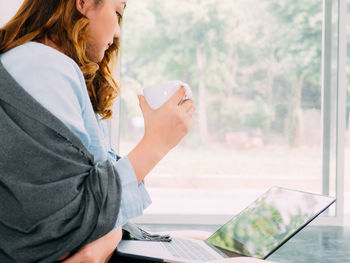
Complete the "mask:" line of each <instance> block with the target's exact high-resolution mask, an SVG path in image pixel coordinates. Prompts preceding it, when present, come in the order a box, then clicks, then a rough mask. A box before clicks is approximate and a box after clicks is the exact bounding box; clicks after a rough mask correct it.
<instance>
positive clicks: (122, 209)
mask: <svg viewBox="0 0 350 263" xmlns="http://www.w3.org/2000/svg"><path fill="white" fill-rule="evenodd" d="M125 5H126V3H125V1H123V0H24V2H23V4H22V6H21V7H20V9H19V11H18V12H17V14H16V15H15V16H14V17H13V18H12V19H11V20H10V21H9V22H8V23H7V24H6V25H5V26H4V27H3V28H1V29H0V62H1V63H0V65H1V68H0V72H1V74H2V80H4V81H2V86H1V89H2V95H1V96H0V109H2V111H0V112H1V113H2V115H0V122H1V123H4V124H5V123H6V129H4V130H1V128H0V144H1V145H0V146H1V147H2V149H6V151H5V150H0V158H1V159H2V160H5V159H6V160H7V161H6V162H5V161H2V162H0V194H1V195H2V196H3V197H2V198H3V199H2V202H3V204H4V207H2V208H3V209H1V208H0V210H1V212H0V236H2V237H1V240H0V261H1V262H2V263H6V262H52V261H54V260H56V259H59V260H64V262H66V263H72V262H76V263H78V262H106V261H108V259H109V258H110V256H111V254H112V253H113V251H114V249H115V248H116V246H117V244H118V242H119V241H120V239H121V226H122V225H123V224H124V223H125V222H126V221H127V220H128V219H130V218H132V217H136V216H139V215H141V214H142V211H143V209H144V208H145V207H147V206H148V205H149V204H150V198H149V196H148V194H147V191H146V190H145V188H144V185H143V180H144V178H145V176H146V175H147V174H148V173H149V171H150V170H151V169H152V168H153V167H154V166H155V165H156V164H157V163H158V162H159V161H160V160H161V159H162V158H163V157H164V156H165V155H166V154H167V153H168V152H169V151H170V150H171V149H172V148H173V147H174V146H176V145H177V144H178V143H179V142H180V140H181V139H182V138H183V137H184V136H185V135H186V134H187V133H188V131H189V129H190V128H191V126H192V123H193V119H192V115H193V113H194V111H195V107H194V104H193V101H192V100H186V101H185V102H184V103H182V104H181V105H179V102H180V101H181V99H182V98H183V96H184V95H185V90H184V89H183V88H181V89H179V90H178V91H177V93H176V94H174V95H173V97H171V99H170V100H169V101H168V102H167V103H166V104H164V105H163V106H162V107H161V108H159V109H157V110H153V109H151V108H150V107H149V106H148V104H147V103H146V101H145V99H144V98H143V96H141V95H140V96H139V103H140V108H141V110H142V113H143V117H144V122H145V133H144V136H143V138H142V140H141V141H140V143H139V144H138V145H136V147H135V148H134V149H133V150H132V151H131V152H130V153H129V154H128V155H127V156H125V157H124V158H119V157H118V156H116V154H115V153H114V152H113V150H112V149H111V148H110V146H109V143H108V134H107V129H106V124H105V120H106V119H109V118H111V117H112V110H111V107H112V104H113V102H114V100H115V98H116V97H117V96H118V95H119V92H120V89H119V87H118V85H117V83H116V82H115V81H114V79H113V76H112V74H111V69H110V64H111V62H112V61H113V60H115V59H116V57H117V54H118V52H119V36H120V31H121V29H120V27H121V22H122V16H123V12H124V8H125ZM5 82H6V85H5ZM9 87H11V89H10V88H9ZM12 87H13V88H12ZM6 89H8V92H5V90H6ZM27 94H29V95H30V97H28V96H27ZM17 96H18V98H17ZM31 98H33V99H34V102H33V101H31ZM17 100H18V101H22V102H23V103H17V102H16V101H17ZM27 101H30V103H31V104H30V105H34V106H28V107H27V106H26V103H27ZM36 102H38V103H39V104H40V106H39V105H36ZM41 106H43V108H44V109H46V110H48V112H49V113H50V114H52V115H53V116H54V117H56V118H57V119H58V120H59V121H60V122H62V123H63V124H64V126H65V127H67V128H68V129H69V132H71V133H72V134H74V136H76V137H77V138H78V139H79V140H78V141H76V140H75V137H74V136H73V135H71V134H69V132H68V131H65V132H62V133H60V131H61V130H63V131H64V129H65V128H64V127H61V126H60V124H59V123H60V122H58V124H56V123H55V121H51V119H52V117H51V116H50V114H47V113H45V111H42V110H40V107H41ZM26 107H27V108H26ZM33 108H35V110H37V111H34V110H32V109H33ZM36 112H37V113H36ZM1 116H3V117H1ZM13 116H16V118H15V117H13ZM22 116H24V117H23V118H27V119H26V120H22ZM38 116H44V117H42V119H40V118H41V117H40V118H38ZM1 118H2V119H1ZM46 120H48V121H47V123H45V122H46ZM41 122H42V123H44V126H45V127H44V126H43V127H41V125H42V123H41ZM13 123H14V127H17V128H12V124H13ZM48 123H50V125H51V126H50V125H49V124H48ZM21 125H25V126H23V127H22V126H21ZM39 126H40V129H41V130H40V132H39ZM47 126H50V127H51V128H52V127H53V128H52V129H53V130H54V133H52V131H51V130H50V131H48V129H46V127H47ZM3 127H5V125H4V126H3ZM18 127H19V129H18ZM38 134H41V136H37V135H38ZM42 134H44V135H45V136H46V134H50V136H51V135H52V136H53V138H52V141H57V142H60V143H61V140H60V138H62V137H64V140H63V141H64V142H62V146H61V144H59V145H58V144H57V148H56V144H53V143H51V144H50V143H46V141H47V140H49V139H46V138H45V136H43V135H42ZM64 134H66V135H64ZM56 135H57V136H56ZM27 137H28V138H27ZM29 137H30V138H29ZM22 140H23V143H22V144H21V143H20V142H22ZM50 140H51V139H50ZM44 142H45V143H46V144H45V151H44V150H43V147H42V145H44ZM50 142H51V141H50ZM68 143H69V144H70V145H68ZM19 144H21V146H18V145H19ZM80 144H81V145H80ZM67 145H68V146H69V147H70V146H74V149H78V151H77V152H72V148H69V147H68V146H67ZM19 147H22V148H19ZM60 147H62V148H60ZM33 149H36V150H33ZM59 149H62V150H59ZM18 151H20V152H18ZM39 152H40V154H41V155H38V153H39ZM46 153H47V154H46ZM49 153H50V154H49ZM90 153H91V156H90ZM65 154H67V155H66V156H67V157H66V158H65ZM70 154H71V155H72V156H73V157H69V156H70ZM78 154H80V155H78ZM86 156H87V157H86ZM83 157H84V158H85V157H86V158H85V159H84V158H83ZM74 158H77V161H76V162H74V164H73V163H72V160H73V159H74ZM58 160H59V161H60V163H58ZM74 160H75V159H74ZM56 162H57V164H56V165H54V163H56ZM24 164H25V166H24ZM58 164H59V165H58ZM83 164H84V165H83ZM70 165H72V169H73V168H74V169H75V168H77V171H78V172H77V173H76V174H79V176H76V174H73V172H70V171H71V170H72V169H68V168H69V167H70ZM18 167H21V169H19V168H18ZM38 167H39V168H40V169H39V168H38ZM81 167H85V168H84V169H85V170H84V171H81V169H82V168H81ZM111 167H112V168H111ZM23 170H25V171H26V173H24V174H22V172H21V171H23ZM63 171H64V172H63ZM96 171H97V172H96ZM58 174H59V175H61V174H62V175H64V176H58ZM95 175H96V176H95ZM9 178H10V179H9ZM33 178H35V180H34V179H33ZM43 178H45V180H46V181H44V179H43ZM75 178H79V181H77V180H78V179H75ZM91 178H94V179H91ZM103 178H104V179H103ZM121 189H122V191H121ZM115 192H118V193H117V194H115ZM3 200H5V201H6V202H5V201H3ZM87 204H88V205H87ZM92 204H93V205H92ZM112 208H115V209H117V210H118V211H113V209H112ZM18 215H20V216H18ZM78 215H79V216H78ZM111 220H113V221H114V223H113V225H111V223H110V221H111ZM105 221H108V222H109V223H104V222H105ZM87 226H88V227H87ZM82 229H84V230H82ZM79 231H80V232H79ZM3 233H6V234H3ZM5 236H6V238H5Z"/></svg>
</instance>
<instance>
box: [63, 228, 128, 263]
mask: <svg viewBox="0 0 350 263" xmlns="http://www.w3.org/2000/svg"><path fill="white" fill-rule="evenodd" d="M121 239H122V229H121V228H118V229H117V230H114V231H112V232H109V233H108V234H106V235H104V236H103V237H101V238H99V239H97V240H95V241H94V242H91V243H90V244H87V245H86V246H85V247H83V248H82V249H80V250H79V251H78V252H77V253H75V254H74V255H72V256H70V257H69V258H67V259H66V260H64V261H63V263H106V262H108V260H109V259H110V258H111V256H112V254H113V252H114V250H115V249H116V247H117V245H118V244H119V242H120V240H121Z"/></svg>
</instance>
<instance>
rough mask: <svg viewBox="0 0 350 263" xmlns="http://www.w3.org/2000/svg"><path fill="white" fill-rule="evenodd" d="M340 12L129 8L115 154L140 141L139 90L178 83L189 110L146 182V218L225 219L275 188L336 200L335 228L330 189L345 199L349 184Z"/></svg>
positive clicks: (328, 8)
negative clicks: (179, 135)
mask: <svg viewBox="0 0 350 263" xmlns="http://www.w3.org/2000/svg"><path fill="white" fill-rule="evenodd" d="M340 5H341V6H344V5H345V1H339V2H338V1H327V0H326V1H324V2H323V1H322V0H311V1H310V0H297V1H294V0H293V1H292V0H284V1H274V0H259V1H258V0H238V1H217V0H210V1H209V0H197V1H175V0H168V1H157V0H152V1H142V0H139V1H136V0H135V1H130V3H128V10H127V11H126V13H125V16H124V17H125V20H124V24H123V39H122V40H123V41H122V47H123V48H122V65H121V77H122V82H123V91H122V98H121V127H120V134H121V140H120V147H119V148H120V152H121V154H127V153H128V152H129V151H130V150H131V149H132V147H133V146H134V145H135V144H136V143H137V142H138V140H140V139H141V136H142V134H143V121H142V117H141V112H140V110H139V108H138V102H137V97H136V93H142V88H144V87H146V86H149V85H152V84H155V83H157V82H161V81H164V80H169V79H181V80H183V81H185V82H187V83H188V84H189V85H190V86H191V87H192V90H193V93H194V98H195V100H196V104H197V112H196V123H195V125H194V127H193V129H192V131H191V132H190V134H189V135H188V136H187V137H186V138H185V139H184V140H183V142H182V143H181V144H180V145H178V147H176V148H175V149H174V150H173V151H172V152H170V153H169V154H168V156H166V158H165V159H164V160H162V161H161V163H160V164H159V165H158V166H157V167H156V168H155V169H154V171H152V172H151V174H150V175H148V176H147V178H146V184H147V186H148V188H149V190H150V193H151V196H152V198H153V204H152V206H151V207H150V208H149V209H148V210H147V211H146V218H147V216H151V221H152V222H156V221H158V220H157V218H162V216H163V219H164V220H165V219H167V218H172V219H171V222H174V221H175V220H176V219H175V220H174V217H173V216H174V215H178V216H179V217H180V218H182V219H180V220H183V219H185V218H187V219H188V220H191V218H194V217H196V216H200V215H205V216H207V218H214V217H210V216H215V218H220V217H218V216H217V215H232V214H234V213H237V212H238V211H240V210H241V209H243V208H244V207H245V206H246V205H247V204H248V203H250V202H251V201H252V200H254V199H255V198H256V197H257V196H258V195H260V194H261V193H263V192H264V191H266V190H267V189H268V188H269V187H271V186H273V185H279V186H284V187H288V188H295V189H300V190H304V191H311V192H317V193H325V194H330V195H333V196H335V195H337V197H338V210H337V211H336V210H335V207H333V209H331V210H330V211H329V213H328V215H330V216H334V215H335V214H338V217H339V216H342V207H343V201H342V200H344V199H343V193H344V191H343V190H342V188H339V187H343V186H344V185H342V183H341V182H342V180H343V181H345V188H346V189H348V190H347V191H349V189H350V175H349V174H347V175H346V176H345V180H344V169H343V168H342V165H344V141H341V138H344V129H343V128H341V127H342V125H344V124H345V107H344V104H343V103H342V102H341V98H340V97H339V96H340V94H341V92H343V91H344V88H345V85H344V83H342V80H341V77H342V76H341V74H342V72H341V70H340V66H339V65H340V64H339V63H342V62H344V61H343V60H342V59H341V58H340V59H338V58H339V54H342V53H341V52H344V47H343V46H341V45H340V44H341V43H340V42H338V38H339V39H341V36H342V34H343V31H339V30H343V26H342V25H343V24H340V27H338V21H340V22H344V20H341V19H343V18H341V17H340V16H339V14H338V10H339V6H340ZM343 42H344V41H343ZM338 84H339V85H338ZM343 97H344V96H343ZM347 112H349V109H348V110H347ZM347 151H349V148H347ZM347 165H348V164H347ZM337 175H338V180H337ZM337 189H338V190H340V191H338V192H337ZM345 196H346V198H347V199H346V200H345V202H347V203H350V200H348V199H349V194H348V193H347V194H346V195H345ZM339 205H340V206H339ZM346 207H348V208H346ZM345 208H346V209H349V206H345ZM345 213H347V214H350V210H345ZM152 215H157V216H156V217H152ZM167 215H170V217H167ZM187 215H189V216H190V217H186V216H187ZM222 220H223V219H222ZM209 221H210V220H209ZM163 222H164V221H163ZM188 222H189V221H187V223H188ZM211 222H213V221H211ZM216 223H221V221H220V222H217V221H216Z"/></svg>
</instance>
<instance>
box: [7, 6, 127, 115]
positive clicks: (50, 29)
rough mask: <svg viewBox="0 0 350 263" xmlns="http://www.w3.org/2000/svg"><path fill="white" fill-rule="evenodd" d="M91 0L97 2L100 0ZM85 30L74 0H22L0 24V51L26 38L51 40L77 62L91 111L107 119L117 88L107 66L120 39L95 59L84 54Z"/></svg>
mask: <svg viewBox="0 0 350 263" xmlns="http://www.w3.org/2000/svg"><path fill="white" fill-rule="evenodd" d="M94 2H95V4H96V5H97V4H101V2H103V0H94ZM120 23H121V21H120ZM88 34H89V20H88V19H87V18H86V17H85V16H83V15H82V14H81V13H80V12H79V11H78V10H77V9H76V6H75V0H24V2H23V4H22V6H21V7H20V9H19V10H18V12H17V13H16V14H15V16H14V17H13V18H12V19H11V20H10V21H9V22H8V23H7V24H6V25H5V26H4V27H2V28H0V54H2V53H4V52H6V51H8V50H10V49H12V48H14V47H17V46H19V45H21V44H24V43H26V42H28V41H35V42H40V43H43V44H47V43H49V42H50V41H52V42H53V43H54V44H55V45H56V46H58V47H59V48H60V51H62V52H64V53H65V54H66V55H67V56H69V57H71V58H72V59H73V60H74V61H75V62H76V63H77V64H78V65H79V67H80V69H81V71H82V72H83V74H84V77H85V82H86V86H87V89H88V93H89V96H90V100H91V103H92V106H93V108H94V111H95V113H96V114H99V115H100V116H101V117H102V119H108V118H111V117H112V109H111V107H112V105H113V102H114V100H115V98H116V97H117V96H118V95H119V92H120V88H119V87H118V85H117V83H116V82H115V80H114V79H113V76H112V73H111V68H110V66H111V64H112V63H113V62H116V60H117V58H118V52H119V47H120V43H119V39H114V43H113V44H112V45H111V46H110V47H109V49H108V50H106V52H105V55H104V58H103V59H102V61H101V62H99V63H95V62H93V61H91V60H90V59H89V58H88V57H87V50H86V47H87V41H88V37H89V36H88Z"/></svg>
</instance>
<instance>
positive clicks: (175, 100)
mask: <svg viewBox="0 0 350 263" xmlns="http://www.w3.org/2000/svg"><path fill="white" fill-rule="evenodd" d="M185 96H186V89H185V88H184V86H181V88H179V89H178V90H177V91H176V92H175V94H174V95H173V96H171V97H170V99H169V100H168V101H167V102H166V103H168V104H169V103H170V104H176V105H179V103H180V102H181V101H182V99H183V98H184V97H185Z"/></svg>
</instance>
